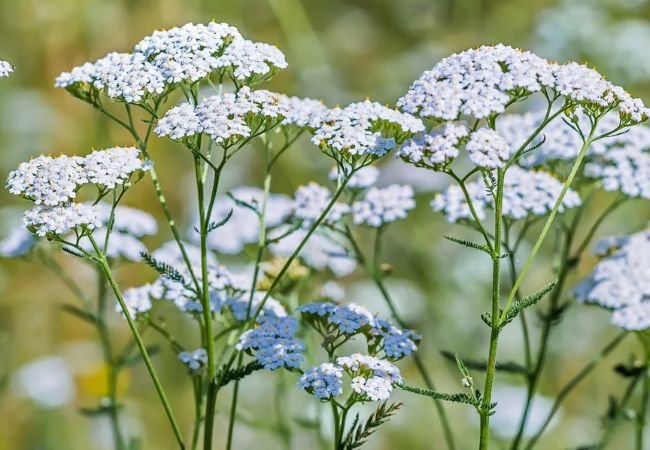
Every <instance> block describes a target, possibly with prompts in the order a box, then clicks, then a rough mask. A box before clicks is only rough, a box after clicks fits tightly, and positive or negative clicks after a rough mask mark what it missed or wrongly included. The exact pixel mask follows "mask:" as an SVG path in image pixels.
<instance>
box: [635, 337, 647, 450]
mask: <svg viewBox="0 0 650 450" xmlns="http://www.w3.org/2000/svg"><path fill="white" fill-rule="evenodd" d="M642 340H643V338H642ZM643 346H644V353H645V360H644V366H643V373H642V374H641V376H642V377H643V384H642V388H641V400H640V402H641V403H640V405H639V411H638V412H637V416H636V450H644V449H645V448H646V447H645V444H644V442H645V434H646V433H645V431H646V427H645V426H646V423H647V419H646V418H647V416H648V408H650V342H648V341H645V340H644V341H643Z"/></svg>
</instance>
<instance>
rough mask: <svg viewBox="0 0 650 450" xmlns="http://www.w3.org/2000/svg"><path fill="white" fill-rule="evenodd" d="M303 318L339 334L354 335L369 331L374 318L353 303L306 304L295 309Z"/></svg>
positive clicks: (364, 309) (372, 325)
mask: <svg viewBox="0 0 650 450" xmlns="http://www.w3.org/2000/svg"><path fill="white" fill-rule="evenodd" d="M297 311H299V312H300V313H301V314H302V315H303V316H304V317H305V318H307V319H309V320H311V321H314V322H319V323H323V324H325V326H326V327H328V328H335V329H336V330H337V331H338V332H339V333H341V334H345V335H354V334H357V333H360V332H364V331H370V330H371V329H372V328H373V327H374V326H375V323H376V322H375V316H373V315H372V313H371V312H370V311H368V310H367V309H366V308H364V307H363V306H360V305H357V304H355V303H349V304H346V305H336V304H334V303H330V302H315V303H307V304H305V305H302V306H300V307H298V308H297Z"/></svg>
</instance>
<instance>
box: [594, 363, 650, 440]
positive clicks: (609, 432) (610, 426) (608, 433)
mask: <svg viewBox="0 0 650 450" xmlns="http://www.w3.org/2000/svg"><path fill="white" fill-rule="evenodd" d="M639 381H641V376H635V377H634V378H633V379H632V381H630V384H628V386H627V388H626V389H625V393H624V394H623V398H622V399H621V401H620V402H619V404H618V406H617V408H616V415H615V416H614V417H611V418H608V420H607V426H606V428H605V432H604V433H603V436H602V437H601V440H600V443H599V444H598V445H597V446H596V448H597V449H598V450H604V449H606V448H607V444H608V443H609V441H610V439H611V438H612V436H613V433H614V430H615V429H616V425H618V422H619V420H620V419H621V412H623V411H625V410H626V409H627V404H628V403H629V402H630V400H631V399H632V394H633V393H634V390H635V389H636V386H637V385H638V384H639Z"/></svg>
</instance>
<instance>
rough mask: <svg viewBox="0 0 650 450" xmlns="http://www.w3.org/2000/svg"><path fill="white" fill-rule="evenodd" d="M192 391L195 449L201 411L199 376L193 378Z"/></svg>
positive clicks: (200, 381) (201, 383) (199, 428)
mask: <svg viewBox="0 0 650 450" xmlns="http://www.w3.org/2000/svg"><path fill="white" fill-rule="evenodd" d="M192 381H193V391H194V427H193V430H192V447H191V449H192V450H197V449H198V445H199V435H200V433H201V423H202V422H203V421H202V420H201V414H202V413H203V382H202V380H201V378H200V377H194V378H193V380H192Z"/></svg>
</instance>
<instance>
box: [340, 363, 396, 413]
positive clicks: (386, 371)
mask: <svg viewBox="0 0 650 450" xmlns="http://www.w3.org/2000/svg"><path fill="white" fill-rule="evenodd" d="M336 363H337V364H338V365H339V366H341V367H342V368H343V369H344V370H345V372H346V373H347V374H348V375H349V376H350V377H351V378H352V383H351V385H350V387H351V388H352V390H353V391H354V392H355V393H357V394H358V395H360V396H361V400H362V401H373V402H378V401H383V400H387V399H388V397H390V394H391V393H392V392H393V384H395V383H401V382H402V375H401V374H400V371H399V369H398V368H397V366H395V365H394V364H392V363H390V362H388V361H386V360H383V359H378V358H375V357H373V356H369V355H362V354H360V353H355V354H353V355H350V356H341V357H339V358H337V359H336Z"/></svg>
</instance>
